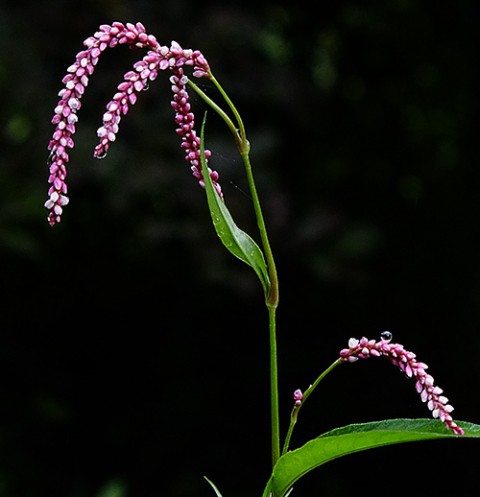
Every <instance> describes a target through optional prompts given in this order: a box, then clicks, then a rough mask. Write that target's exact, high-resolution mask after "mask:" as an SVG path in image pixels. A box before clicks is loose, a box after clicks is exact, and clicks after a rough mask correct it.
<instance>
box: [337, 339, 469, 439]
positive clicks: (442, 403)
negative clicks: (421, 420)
mask: <svg viewBox="0 0 480 497" xmlns="http://www.w3.org/2000/svg"><path fill="white" fill-rule="evenodd" d="M391 339H392V334H391V333H390V332H389V331H384V332H383V333H382V334H381V338H380V340H379V341H378V342H377V341H375V340H369V339H368V338H365V337H363V338H361V339H360V340H358V339H356V338H350V340H349V341H348V349H342V350H341V351H340V360H339V362H340V363H342V362H355V361H358V360H359V359H368V358H369V357H385V358H387V359H388V360H389V361H390V362H391V363H392V364H394V365H395V366H397V367H398V368H399V369H400V370H401V371H403V372H404V373H405V374H406V375H407V377H408V378H415V380H416V383H415V388H416V390H417V392H418V393H419V394H420V398H421V400H422V402H426V403H427V406H428V408H429V410H430V411H431V412H432V416H433V417H434V418H438V419H440V420H441V421H442V422H443V423H444V424H445V426H446V427H447V428H448V429H449V430H452V431H453V433H455V434H456V435H463V429H462V428H460V426H458V425H457V423H455V421H453V418H452V416H451V412H452V411H453V407H452V406H451V405H450V404H449V403H448V398H447V397H445V396H444V395H443V390H442V389H441V388H440V387H438V386H435V383H434V379H433V377H432V376H431V375H430V374H428V373H427V371H426V370H427V369H428V366H427V365H426V364H425V363H424V362H419V361H417V359H416V355H415V354H414V353H413V352H410V351H408V350H405V348H404V346H403V345H402V344H401V343H391Z"/></svg>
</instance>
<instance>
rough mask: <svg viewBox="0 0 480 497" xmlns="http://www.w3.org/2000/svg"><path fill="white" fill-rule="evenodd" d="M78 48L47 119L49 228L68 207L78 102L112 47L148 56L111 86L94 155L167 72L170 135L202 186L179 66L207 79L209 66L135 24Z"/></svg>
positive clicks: (118, 26)
mask: <svg viewBox="0 0 480 497" xmlns="http://www.w3.org/2000/svg"><path fill="white" fill-rule="evenodd" d="M83 45H84V46H85V50H82V51H80V52H79V53H78V54H77V56H76V58H75V62H74V63H73V64H72V65H71V66H70V67H69V68H68V69H67V74H66V76H65V77H64V78H63V79H62V83H63V84H64V87H63V89H62V90H61V91H60V93H59V96H60V101H59V102H58V104H57V106H56V107H55V111H54V116H53V119H52V124H54V125H55V131H54V133H53V136H52V139H51V140H50V143H49V145H48V149H49V150H50V156H49V158H48V165H49V167H50V177H49V180H48V182H49V184H50V188H49V191H48V194H49V199H48V200H47V201H46V202H45V207H46V208H47V209H48V210H49V214H48V221H49V223H50V225H51V226H53V225H54V224H56V223H58V222H60V220H61V215H62V212H63V207H64V206H65V205H67V204H68V200H69V199H68V197H67V184H66V181H65V180H66V176H67V164H68V162H69V159H70V158H69V153H68V149H72V148H73V147H74V141H73V135H74V133H75V126H76V123H77V121H78V116H77V112H78V110H79V109H80V108H81V98H82V96H83V94H84V92H85V88H86V87H87V85H88V83H89V78H90V76H91V75H92V74H93V72H94V70H95V66H96V65H97V63H98V59H99V57H100V55H101V54H102V52H104V51H105V50H106V49H107V48H112V47H115V46H117V45H128V46H130V47H131V48H145V49H148V52H147V54H146V55H145V56H144V57H143V58H142V59H141V60H139V61H138V62H136V63H135V64H134V65H133V69H132V70H131V71H128V72H127V73H126V74H125V75H124V80H123V81H122V82H121V83H120V84H119V85H118V87H117V89H118V91H117V93H116V94H115V95H114V96H113V98H112V100H111V101H110V102H109V103H108V104H107V110H106V112H105V113H104V114H103V119H102V126H101V127H100V128H99V129H98V131H97V134H98V137H99V143H98V145H97V146H96V147H95V150H94V156H95V157H97V158H102V157H105V155H106V154H107V152H108V149H109V147H110V145H111V143H112V142H113V141H115V138H116V135H117V133H118V129H119V123H120V121H121V118H122V116H125V115H126V114H127V113H128V111H129V109H130V107H131V106H132V105H134V104H135V102H136V101H137V95H138V93H139V92H140V91H143V90H146V89H148V85H149V83H150V82H152V81H154V80H155V79H156V78H157V76H158V72H159V71H165V70H169V71H170V72H171V73H172V76H171V79H170V81H171V83H172V92H173V100H172V103H171V105H172V108H173V109H174V111H175V123H176V124H177V126H178V128H177V130H176V131H177V134H178V135H179V136H181V139H182V141H181V147H182V148H183V149H184V151H185V159H186V160H187V161H188V162H189V163H190V165H191V169H192V172H193V175H194V177H196V178H197V179H198V180H199V182H200V184H201V185H202V186H204V182H203V176H202V172H201V157H200V138H199V137H198V136H197V134H196V132H195V129H194V127H195V119H194V115H193V113H192V112H191V107H190V103H189V95H188V92H187V89H186V85H187V83H188V77H187V76H186V75H185V72H184V66H188V67H190V68H192V69H193V72H192V74H193V76H194V77H196V78H202V77H207V78H209V77H210V75H211V73H210V67H209V65H208V62H207V61H206V59H205V58H204V56H203V55H202V54H201V52H199V51H198V50H195V51H194V50H190V49H183V48H182V47H181V46H180V45H179V44H178V43H177V42H175V41H173V42H172V43H171V45H170V46H162V45H160V44H159V43H158V42H157V40H156V38H155V37H154V36H153V35H149V34H147V33H146V30H145V27H144V26H143V25H142V24H141V23H136V24H131V23H126V24H123V23H120V22H114V23H113V24H112V25H106V24H105V25H102V26H100V28H99V30H98V31H97V32H96V33H95V34H94V35H93V36H91V37H89V38H87V39H86V40H85V41H84V42H83ZM210 155H211V153H210V151H208V150H205V159H206V160H207V161H208V158H209V157H210ZM210 176H211V178H212V181H213V184H214V186H215V188H216V190H217V192H218V193H219V195H220V196H222V192H221V188H220V185H219V184H218V183H217V181H218V173H217V172H215V171H210Z"/></svg>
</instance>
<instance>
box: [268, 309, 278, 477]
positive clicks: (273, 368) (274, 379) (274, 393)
mask: <svg viewBox="0 0 480 497" xmlns="http://www.w3.org/2000/svg"><path fill="white" fill-rule="evenodd" d="M268 317H269V331H270V417H271V427H272V467H274V466H275V464H276V463H277V461H278V458H279V457H280V415H279V402H278V364H277V356H278V354H277V333H276V308H275V307H269V309H268Z"/></svg>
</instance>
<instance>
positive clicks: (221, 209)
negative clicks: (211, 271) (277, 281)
mask: <svg viewBox="0 0 480 497" xmlns="http://www.w3.org/2000/svg"><path fill="white" fill-rule="evenodd" d="M205 121H206V115H205V117H204V119H203V123H202V129H201V134H200V140H201V141H200V156H201V162H202V175H203V179H204V181H205V191H206V194H207V201H208V207H209V209H210V214H211V216H212V221H213V226H214V227H215V231H216V233H217V235H218V236H219V238H220V240H221V241H222V243H223V245H224V246H225V247H226V248H227V249H228V250H229V251H230V252H231V253H232V254H233V255H234V256H236V257H238V258H239V259H240V260H242V261H243V262H245V263H246V264H248V265H249V266H251V267H252V268H253V270H254V271H255V273H256V274H257V276H258V278H259V279H260V282H261V284H262V287H263V291H264V292H265V294H268V291H269V289H270V279H269V277H268V273H267V266H266V264H265V258H264V256H263V253H262V251H261V249H260V247H259V246H258V245H257V244H256V243H255V241H254V240H253V239H252V238H251V237H250V236H249V235H247V233H245V232H244V231H242V230H241V229H240V228H239V227H238V226H237V225H236V224H235V222H234V221H233V218H232V215H231V214H230V211H229V210H228V209H227V206H226V205H225V203H224V201H223V200H222V199H221V198H220V196H219V195H218V194H217V192H216V191H215V188H214V186H213V183H212V179H211V177H210V172H209V170H208V166H207V163H206V160H205V153H204V151H205V141H204V129H205Z"/></svg>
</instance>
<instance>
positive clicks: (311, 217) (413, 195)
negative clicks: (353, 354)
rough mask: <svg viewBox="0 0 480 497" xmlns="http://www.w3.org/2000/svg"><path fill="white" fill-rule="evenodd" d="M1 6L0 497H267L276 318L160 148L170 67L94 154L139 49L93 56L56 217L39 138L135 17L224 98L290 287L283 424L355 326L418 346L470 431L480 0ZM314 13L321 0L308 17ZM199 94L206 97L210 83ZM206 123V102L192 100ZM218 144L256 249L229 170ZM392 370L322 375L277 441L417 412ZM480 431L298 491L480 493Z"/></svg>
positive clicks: (241, 193)
mask: <svg viewBox="0 0 480 497" xmlns="http://www.w3.org/2000/svg"><path fill="white" fill-rule="evenodd" d="M5 3H6V2H3V3H2V4H1V6H0V91H1V93H0V94H1V106H0V122H1V128H0V150H1V155H0V157H1V159H0V161H1V167H0V194H1V201H0V263H1V286H2V297H1V303H0V496H2V497H57V496H58V497H59V496H62V497H140V496H141V497H153V496H160V495H168V496H172V497H186V496H199V497H203V496H212V495H213V492H212V490H211V489H210V488H209V487H208V485H207V484H206V482H205V481H204V480H203V475H206V476H208V477H209V478H210V479H211V480H213V481H214V482H215V483H216V484H217V486H218V487H219V489H220V490H221V492H222V493H223V495H224V497H239V496H245V495H251V496H253V495H261V493H262V491H263V486H264V484H265V482H266V480H267V478H268V474H269V464H270V454H269V450H270V447H269V442H270V435H269V393H268V360H267V359H268V337H267V315H266V310H265V308H264V305H263V300H262V294H261V289H260V285H259V284H258V283H257V281H256V278H255V275H254V273H253V272H252V271H251V270H250V269H249V268H248V267H246V266H244V265H243V264H242V263H240V262H239V261H238V260H236V259H235V258H234V257H232V256H231V255H230V254H229V253H227V252H226V251H225V250H224V249H223V248H222V247H221V245H220V243H219V241H218V239H217V237H216V235H215V233H214V231H213V228H212V226H211V222H210V219H209V213H208V209H207V208H206V202H205V198H204V194H203V192H202V190H201V189H200V188H199V187H198V186H197V184H196V181H195V180H194V179H193V178H192V177H191V175H190V172H189V167H188V165H187V164H186V162H185V161H184V159H183V153H182V151H181V149H180V147H179V139H178V137H177V136H176V134H175V132H174V124H173V111H172V109H171V108H170V99H171V95H170V90H169V82H168V75H167V74H165V75H163V74H162V75H160V76H159V77H158V79H157V81H156V82H155V83H154V84H152V85H151V87H150V90H149V91H148V92H145V93H144V94H142V95H141V96H140V99H139V102H138V103H137V105H136V106H135V108H134V109H133V110H132V111H131V113H130V114H129V115H128V117H127V118H125V119H124V120H123V121H122V123H121V129H120V133H119V136H118V139H117V141H116V142H115V143H114V144H113V146H112V148H111V151H110V153H109V155H108V158H106V159H104V160H102V161H97V160H94V159H93V158H92V151H93V147H94V146H95V144H96V129H97V127H98V126H99V123H100V119H101V115H102V114H103V112H104V106H105V104H106V103H107V101H108V100H109V99H110V98H111V96H112V95H113V93H114V92H115V88H116V85H117V84H118V83H119V82H120V81H121V78H122V75H123V73H125V72H126V71H128V70H129V69H130V67H131V64H132V63H133V62H134V61H135V60H137V59H140V58H141V57H142V56H143V52H140V51H137V52H132V51H129V50H128V49H126V48H125V47H122V48H117V49H115V50H112V51H109V52H107V53H106V54H105V55H104V56H103V57H102V59H101V61H100V64H99V65H98V67H97V70H96V73H95V75H94V76H93V77H92V79H91V81H90V85H89V87H88V91H87V92H86V95H85V97H84V100H83V102H84V104H83V107H82V110H81V112H80V113H79V116H80V121H79V125H78V126H77V134H76V137H75V142H76V147H75V149H74V150H73V152H72V153H71V165H70V169H69V178H68V184H69V195H70V199H71V202H70V205H69V206H68V207H67V208H66V209H65V214H64V218H63V221H62V223H61V224H60V225H58V226H56V227H55V228H53V229H51V228H50V227H49V226H48V224H47V222H46V215H47V212H46V210H45V209H44V208H43V202H44V201H45V200H46V198H47V193H46V192H47V177H48V172H47V165H46V160H47V155H48V152H47V150H46V147H47V144H48V141H49V139H50V137H51V134H52V132H53V126H52V125H51V124H50V119H51V117H52V113H53V109H54V107H55V105H56V102H57V100H58V97H57V92H58V91H59V90H60V88H61V82H60V81H61V79H62V77H63V75H64V74H65V71H66V68H67V67H68V66H69V65H70V64H71V63H72V62H73V60H74V57H75V54H76V53H77V52H78V51H79V50H81V49H82V41H83V40H84V39H85V38H87V37H88V36H90V35H92V34H93V33H94V32H95V31H96V30H97V27H98V26H99V25H100V24H103V23H111V22H113V21H114V20H119V21H124V22H127V21H132V22H136V21H141V22H143V23H144V25H145V26H146V27H147V30H148V32H150V33H152V34H154V35H155V36H156V37H157V38H158V40H159V41H160V42H161V43H162V44H169V43H170V41H171V40H172V39H174V40H176V41H178V42H179V43H180V44H181V45H182V46H184V47H191V48H194V49H199V50H201V51H202V52H203V53H204V55H205V56H206V57H207V59H208V60H209V62H210V64H211V67H212V69H213V72H214V74H215V75H216V77H217V79H219V80H220V82H221V83H222V84H223V86H224V87H225V88H226V89H227V92H228V93H229V95H230V96H231V97H232V99H233V100H234V101H235V103H236V104H237V107H238V109H239V110H240V112H241V114H242V116H243V118H244V121H245V124H246V127H247V132H248V135H249V138H250V141H251V143H252V161H253V165H254V172H255V175H256V180H257V187H258V190H259V194H260V197H261V199H262V203H263V208H264V211H265V217H266V222H267V226H268V228H269V234H270V238H271V243H272V246H273V249H274V254H275V256H276V260H277V265H278V271H279V275H280V283H281V303H280V307H279V311H278V345H279V366H280V395H281V414H282V434H284V431H285V430H286V427H287V420H288V415H289V412H290V408H291V395H292V392H293V390H295V389H296V388H302V389H305V388H306V387H307V386H308V385H309V384H310V383H311V382H313V381H314V379H315V378H316V376H317V375H318V374H319V373H320V372H321V371H322V370H323V369H325V368H326V367H327V366H328V365H329V364H330V363H331V362H332V361H333V360H335V358H336V357H337V354H338V351H339V350H340V349H341V348H343V347H344V346H346V343H347V340H348V338H349V337H350V336H356V337H360V336H362V335H366V336H369V337H373V338H377V337H378V336H379V333H380V332H381V331H382V330H385V329H388V330H390V331H391V332H392V333H393V334H394V340H396V341H400V342H402V343H403V344H404V345H405V346H406V347H407V348H409V349H411V350H414V351H415V352H416V353H417V355H418V358H419V360H421V361H425V362H427V363H428V364H429V365H430V372H431V373H432V375H433V376H434V377H435V379H436V381H437V383H438V384H439V385H440V386H442V387H443V388H444V389H445V393H446V395H447V396H449V397H450V399H451V402H452V404H453V405H454V406H455V407H456V410H455V412H454V414H455V416H456V417H458V419H463V420H469V421H473V422H479V421H480V418H479V407H480V401H479V397H478V392H479V385H480V373H479V367H478V359H477V351H478V349H479V346H480V334H479V331H478V328H479V324H480V312H479V311H480V265H479V263H478V251H479V248H480V241H479V237H478V235H479V222H478V220H479V217H480V203H479V198H478V190H479V187H480V172H479V167H478V166H479V164H478V143H479V140H478V128H477V127H478V110H479V102H478V88H479V78H478V76H479V71H478V50H477V49H478V26H479V22H480V16H479V7H478V4H477V2H475V1H474V0H472V1H467V0H463V1H459V2H445V3H444V4H443V6H442V7H439V5H438V2H433V1H424V2H416V1H413V0H389V1H371V2H362V3H361V4H360V2H353V1H345V2H333V1H332V2H318V3H317V4H316V5H317V7H316V10H315V11H313V10H312V8H311V7H306V6H305V5H303V2H288V3H284V4H283V3H282V2H272V1H266V2H257V4H258V5H257V6H254V7H251V6H249V5H246V4H243V3H239V2H238V3H228V5H227V2H218V3H215V2H210V3H206V2H191V1H181V0H179V1H175V2H164V1H159V2H155V1H153V0H148V1H147V0H145V1H138V2H127V1H121V0H118V1H115V0H103V1H88V0H85V1H83V2H78V1H62V2H60V1H53V2H45V1H39V0H37V1H35V2H33V1H32V2H28V1H23V2H22V1H18V2H8V7H7V6H6V5H4V4H5ZM312 5H313V4H312ZM201 85H202V87H203V88H204V89H205V90H206V91H208V92H209V94H210V95H212V96H214V95H216V93H215V92H214V90H213V89H212V87H211V85H209V84H208V82H201ZM192 102H193V105H194V109H195V111H196V113H197V119H199V116H201V115H202V112H203V110H204V109H205V106H204V105H203V104H202V102H200V101H199V100H198V99H197V98H192ZM207 146H208V147H209V148H210V149H211V150H212V151H213V157H212V160H211V164H212V166H213V167H214V168H216V169H217V170H219V172H220V174H221V184H222V186H223V189H224V192H225V198H226V201H227V205H228V206H229V208H230V209H231V211H232V213H233V214H234V217H235V219H236V220H237V223H238V224H239V225H240V226H241V227H242V228H243V229H245V231H247V232H249V233H250V234H251V235H252V236H253V237H254V238H256V239H257V240H258V236H257V232H256V229H255V222H254V218H253V214H252V210H251V205H250V202H249V200H248V195H247V194H246V193H245V192H246V191H247V185H246V182H245V177H244V174H243V169H242V164H241V161H240V160H239V157H238V154H237V153H236V150H235V147H234V145H233V144H232V141H231V139H230V136H229V134H228V131H227V129H226V128H225V126H224V125H223V123H222V122H221V121H220V119H219V118H217V117H215V116H214V114H213V112H210V114H209V122H208V128H207ZM428 416H429V412H428V410H427V408H426V406H425V405H424V404H422V403H421V402H420V400H419V398H418V396H417V394H416V392H415V389H414V384H413V382H412V381H411V380H410V381H409V380H406V379H405V378H404V377H403V375H402V374H400V373H399V372H398V371H396V369H395V368H393V367H392V366H391V365H389V364H388V363H387V362H382V361H371V362H370V361H365V362H362V363H356V364H354V365H345V366H342V367H341V368H338V369H337V370H336V371H335V372H334V373H332V374H331V375H330V376H329V377H327V378H326V379H325V380H324V382H323V383H322V384H321V385H320V387H319V389H318V392H317V393H316V394H315V396H312V398H311V400H309V405H308V407H307V406H306V407H305V409H304V410H302V413H301V416H300V420H299V423H298V428H297V431H296V433H295V435H294V439H293V440H292V446H293V447H297V446H299V445H301V444H302V443H304V442H305V441H307V440H308V439H310V438H312V437H314V436H316V435H318V434H319V433H322V432H324V431H326V430H329V429H332V428H334V427H337V426H343V425H345V424H349V423H353V422H364V421H371V420H377V419H384V418H390V417H428ZM477 451H478V442H475V441H472V440H462V441H458V442H433V443H426V442H423V443H421V444H407V445H404V446H397V447H389V448H384V449H378V450H376V451H370V452H364V453H361V454H356V455H351V456H348V457H346V458H342V459H339V460H337V461H334V462H332V463H329V464H328V465H326V466H324V467H322V468H320V469H318V470H316V471H315V472H313V473H311V474H309V475H308V476H307V477H305V478H304V479H303V480H301V481H300V482H299V483H298V485H297V486H296V489H295V491H294V494H293V495H294V496H295V495H297V496H299V497H300V496H313V495H319V496H320V495H328V496H346V495H351V494H352V493H353V492H355V491H357V490H358V489H359V488H361V489H364V490H368V492H369V494H370V495H375V496H376V495H384V494H385V492H388V493H389V494H394V495H404V493H405V492H412V491H415V492H417V494H420V493H421V492H425V491H430V492H436V491H437V489H440V490H444V489H445V488H451V487H453V488H454V489H455V495H467V494H471V491H472V490H473V489H477V488H478V487H477V483H476V482H477V479H478V458H477V457H476V455H475V454H476V453H477Z"/></svg>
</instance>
